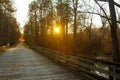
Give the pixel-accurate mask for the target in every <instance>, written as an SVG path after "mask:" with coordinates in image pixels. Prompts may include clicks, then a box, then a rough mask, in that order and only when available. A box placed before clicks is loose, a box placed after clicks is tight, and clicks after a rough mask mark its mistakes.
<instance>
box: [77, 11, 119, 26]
mask: <svg viewBox="0 0 120 80" xmlns="http://www.w3.org/2000/svg"><path fill="white" fill-rule="evenodd" d="M78 13H89V14H95V15H99V16H100V17H103V18H106V19H108V20H111V19H110V18H108V17H106V16H103V15H101V14H100V13H95V12H89V11H88V12H84V11H78ZM115 21H116V20H115ZM116 22H117V23H119V24H120V21H116Z"/></svg>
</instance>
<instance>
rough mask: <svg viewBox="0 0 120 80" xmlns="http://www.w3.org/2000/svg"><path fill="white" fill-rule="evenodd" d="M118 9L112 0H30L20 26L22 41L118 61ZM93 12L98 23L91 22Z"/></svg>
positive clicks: (119, 22) (119, 6) (119, 31)
mask: <svg viewBox="0 0 120 80" xmlns="http://www.w3.org/2000/svg"><path fill="white" fill-rule="evenodd" d="M91 2H92V4H93V5H91ZM89 3H90V4H89ZM106 6H107V7H108V9H106ZM119 10H120V5H119V4H118V3H116V2H114V1H113V0H110V1H109V2H107V1H105V0H93V1H91V0H55V1H54V0H37V1H33V2H32V3H31V4H30V5H29V21H28V22H27V23H26V25H25V27H24V38H25V42H26V43H27V44H29V45H31V46H36V45H37V46H41V47H45V48H50V49H54V50H58V51H61V52H67V53H72V54H74V55H78V56H79V55H82V56H88V57H93V58H96V57H98V56H101V57H110V58H112V59H113V61H116V62H119V60H120V59H119V57H120V53H119V44H120V43H119V42H120V37H119V36H118V35H120V28H119V24H120V11H119ZM95 15H96V16H97V17H100V19H101V20H100V22H98V23H101V26H98V25H96V24H94V22H95V20H94V19H95V17H96V16H95ZM118 56H119V57H118Z"/></svg>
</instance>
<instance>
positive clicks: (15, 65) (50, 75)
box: [0, 43, 81, 80]
mask: <svg viewBox="0 0 120 80" xmlns="http://www.w3.org/2000/svg"><path fill="white" fill-rule="evenodd" d="M0 80H81V79H80V78H79V77H78V76H76V75H75V74H74V73H72V72H70V71H69V70H68V69H65V68H63V67H61V66H59V65H57V64H56V63H53V62H51V61H50V60H48V59H47V58H45V57H43V56H42V55H40V54H38V53H36V52H35V51H33V50H31V49H28V48H25V47H24V46H23V43H20V44H18V46H17V47H15V48H11V49H9V50H7V51H6V52H4V53H3V54H2V55H0Z"/></svg>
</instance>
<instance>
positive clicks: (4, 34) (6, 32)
mask: <svg viewBox="0 0 120 80" xmlns="http://www.w3.org/2000/svg"><path fill="white" fill-rule="evenodd" d="M14 12H15V9H14V8H13V7H12V3H11V1H10V0H0V46H3V45H7V44H8V45H13V44H16V43H18V40H19V37H20V30H19V26H18V23H17V21H16V19H15V17H14Z"/></svg>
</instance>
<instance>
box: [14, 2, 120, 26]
mask: <svg viewBox="0 0 120 80" xmlns="http://www.w3.org/2000/svg"><path fill="white" fill-rule="evenodd" d="M32 1H34V0H13V6H14V7H15V8H16V10H17V11H16V12H15V17H16V19H17V21H18V23H19V24H20V28H23V27H24V25H25V22H26V21H27V20H28V10H29V4H30V3H31V2H32ZM115 1H116V2H117V3H120V1H119V0H115ZM90 2H91V3H89V4H92V1H90ZM93 22H94V24H95V25H97V26H100V25H101V22H100V17H99V16H95V15H94V19H93Z"/></svg>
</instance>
